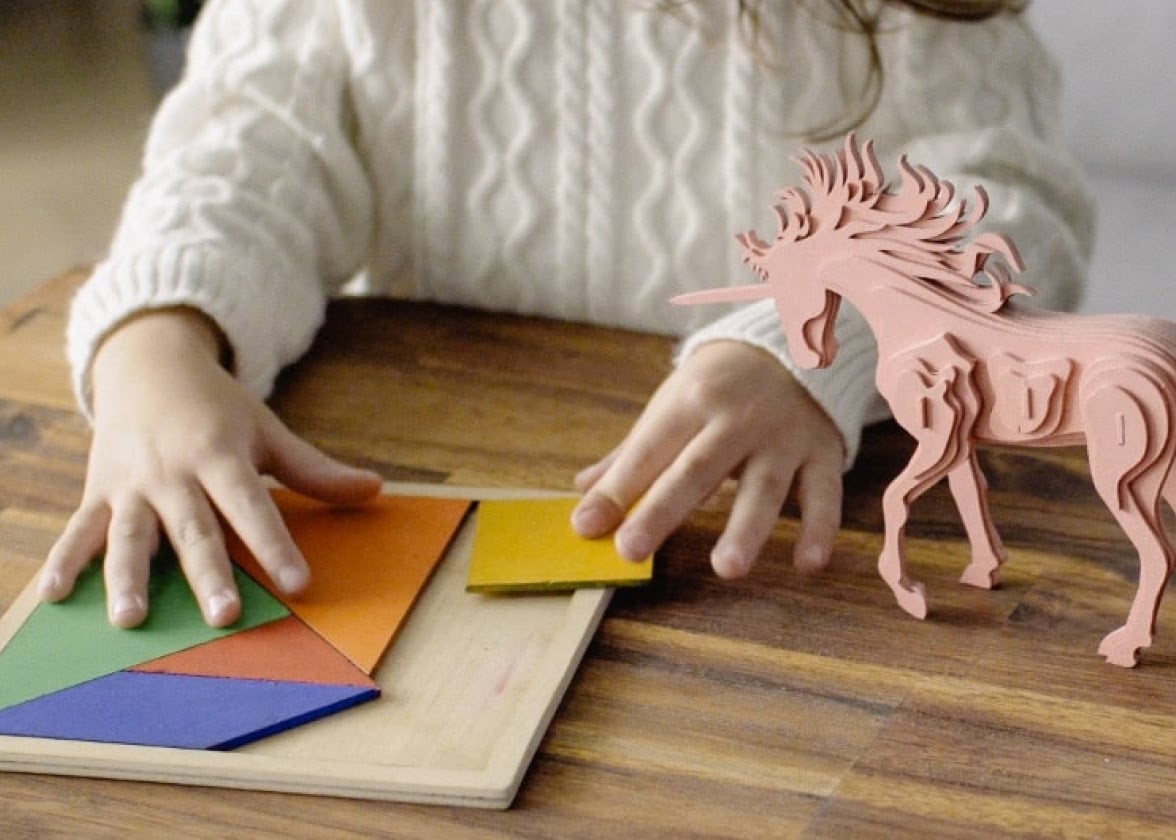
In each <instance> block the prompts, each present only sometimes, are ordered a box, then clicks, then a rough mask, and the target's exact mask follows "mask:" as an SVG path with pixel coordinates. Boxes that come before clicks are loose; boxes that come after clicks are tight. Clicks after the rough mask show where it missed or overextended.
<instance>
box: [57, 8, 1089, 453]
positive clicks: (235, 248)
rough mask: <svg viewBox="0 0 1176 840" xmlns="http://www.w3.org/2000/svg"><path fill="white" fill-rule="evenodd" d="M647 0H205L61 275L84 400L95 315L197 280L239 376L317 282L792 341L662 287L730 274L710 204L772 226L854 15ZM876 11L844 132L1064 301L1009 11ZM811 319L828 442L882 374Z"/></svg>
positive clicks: (264, 375) (1038, 58) (731, 216)
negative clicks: (750, 27) (1000, 234)
mask: <svg viewBox="0 0 1176 840" xmlns="http://www.w3.org/2000/svg"><path fill="white" fill-rule="evenodd" d="M654 5H655V4H653V3H643V2H638V0H415V2H414V0H334V2H328V0H220V2H212V3H211V4H209V5H208V6H207V7H206V9H205V11H204V12H203V13H202V17H201V19H200V23H199V25H198V26H197V29H196V32H195V33H194V35H193V41H192V46H191V51H190V59H189V64H188V70H187V74H186V76H185V78H184V79H183V81H182V82H181V84H180V85H179V87H178V88H177V89H176V90H175V91H174V92H173V93H172V94H171V95H170V96H169V97H168V98H167V99H166V101H165V102H164V103H163V105H162V107H161V108H160V110H159V113H158V115H157V117H156V120H155V123H154V126H153V128H152V131H151V135H150V140H149V143H148V148H147V152H146V156H145V161H144V171H143V174H142V177H141V178H140V180H139V181H138V183H137V184H136V185H135V187H134V189H133V191H132V192H131V195H130V197H129V199H128V202H127V205H126V207H125V209H124V213H123V217H122V221H121V224H120V226H119V229H118V232H117V234H116V236H115V239H114V242H113V244H112V248H111V252H110V255H109V257H108V258H107V259H106V260H105V261H104V262H103V263H102V264H101V265H100V266H99V267H98V268H97V269H96V271H95V272H94V274H93V276H92V278H91V279H90V280H89V282H88V283H87V284H86V285H85V286H84V287H83V289H82V290H81V291H80V293H79V294H78V296H77V298H76V300H75V301H74V305H73V309H72V314H71V320H70V324H69V332H68V350H69V356H70V360H71V364H72V366H73V371H74V375H75V385H76V387H77V389H78V395H79V398H80V400H81V402H82V405H83V407H86V405H87V401H86V388H85V382H86V372H87V370H88V366H89V363H90V359H91V356H92V354H93V352H94V349H95V347H96V346H97V343H98V342H99V341H100V340H101V339H102V337H103V336H104V335H105V334H106V333H108V332H109V331H110V330H111V329H112V328H113V327H114V326H116V325H117V324H118V323H119V322H120V321H121V320H122V319H124V318H126V317H127V316H128V315H129V314H131V313H133V312H136V311H138V310H142V309H144V308H148V307H160V306H170V305H175V304H186V305H190V306H195V307H198V308H200V309H202V310H203V311H205V312H206V313H207V314H209V315H210V316H211V317H212V318H213V319H214V320H215V321H216V322H217V323H218V324H219V325H220V326H221V328H222V329H223V330H224V332H225V335H226V336H227V338H228V340H229V342H230V343H231V345H232V348H233V351H234V358H235V364H236V371H237V374H238V375H239V376H240V378H241V379H242V381H243V382H244V383H245V384H246V385H247V386H248V387H249V388H251V389H253V390H254V391H255V392H256V393H258V394H259V395H263V396H264V395H266V394H267V393H268V392H269V390H270V388H271V387H272V383H273V381H274V378H275V376H276V374H277V372H278V371H279V369H280V368H281V367H282V366H283V365H286V364H288V363H290V362H292V361H293V360H295V359H296V358H298V356H299V355H300V354H302V353H303V352H304V351H305V350H306V349H307V347H308V345H309V344H310V342H311V341H312V339H313V337H314V334H315V332H316V330H317V329H318V327H319V325H320V323H321V320H322V318H323V313H324V304H325V300H326V298H327V297H328V296H330V295H332V294H338V293H341V292H343V291H344V290H350V291H359V292H363V293H371V294H391V295H400V296H409V297H415V298H421V299H428V300H437V301H444V302H451V303H458V304H466V305H473V306H478V307H485V308H489V309H494V310H503V311H513V312H523V313H538V314H542V315H549V316H554V317H558V318H564V319H571V320H583V321H592V322H597V323H602V324H610V325H620V326H624V327H631V328H635V329H640V330H647V331H657V332H664V333H672V334H675V335H680V336H684V337H686V338H687V341H686V344H685V351H686V352H688V351H689V349H690V348H691V347H693V346H695V345H697V344H698V343H699V342H702V341H708V340H712V339H716V338H737V339H742V340H745V341H749V342H752V343H755V344H757V345H760V346H762V347H764V348H766V349H768V350H769V351H770V352H772V353H773V354H775V355H776V356H778V357H779V358H780V359H781V360H782V361H783V362H784V363H785V364H788V365H789V366H790V367H791V364H790V363H789V361H788V358H787V351H786V349H785V347H784V340H783V336H782V334H781V332H780V327H779V324H778V321H777V319H776V317H775V314H774V312H773V311H772V309H771V305H770V302H766V301H765V302H764V304H762V305H753V306H749V307H744V308H742V309H735V310H723V309H720V308H718V307H675V306H672V305H670V304H669V303H668V302H667V301H668V299H669V297H670V296H671V295H672V294H675V293H677V292H680V291H685V290H689V289H696V288H704V287H710V286H715V285H720V284H742V283H747V282H751V280H752V276H751V275H750V273H749V272H748V271H747V269H746V267H744V266H742V265H741V264H740V259H739V254H738V249H737V246H736V245H735V243H734V241H733V238H732V237H733V234H735V233H737V232H740V231H745V230H748V229H749V228H752V227H755V228H756V229H758V230H760V231H763V232H769V231H771V230H773V229H774V227H773V226H774V222H773V221H772V217H771V211H770V207H771V204H772V199H773V195H774V193H775V192H776V190H777V189H778V188H780V187H782V186H785V185H789V184H793V183H796V182H797V180H798V170H797V168H796V166H795V164H794V163H793V162H792V160H791V158H792V156H793V155H795V154H796V152H797V151H798V149H799V147H800V146H801V145H803V143H804V138H803V132H804V130H805V129H807V128H811V127H813V126H815V125H820V124H824V123H827V122H828V121H830V120H835V119H837V118H839V117H841V116H844V114H845V113H846V112H847V110H849V109H852V108H853V107H854V106H855V103H856V102H857V101H858V94H857V92H858V90H859V89H860V86H861V83H862V80H863V79H864V78H865V72H866V67H867V61H866V55H867V54H866V50H865V44H864V43H863V42H862V40H861V39H860V38H859V37H857V36H852V35H847V34H846V33H845V32H844V31H843V30H842V29H839V28H837V27H835V26H832V25H830V18H829V16H830V14H831V12H825V11H823V7H820V6H819V5H818V4H815V3H807V4H801V3H799V2H786V0H769V2H767V3H765V4H764V7H763V9H764V11H763V13H762V15H761V27H762V30H761V32H760V40H759V42H758V43H759V46H760V50H759V51H758V52H757V51H755V50H751V49H748V48H747V46H746V44H745V43H744V42H743V41H742V40H741V39H740V36H739V24H738V21H737V15H736V12H735V6H736V4H735V2H734V0H698V1H697V2H694V3H687V4H682V5H681V8H680V9H679V10H678V11H676V12H673V13H670V12H666V11H658V10H654V9H653V8H652V7H653V6H654ZM809 7H816V10H815V11H814V10H813V9H812V8H809ZM882 28H883V30H884V32H883V34H881V35H880V36H879V41H878V42H879V46H880V47H881V52H882V59H883V62H884V67H885V74H886V75H885V88H884V92H883V95H882V99H881V102H880V103H879V105H878V107H877V109H876V111H875V112H874V114H873V116H872V117H871V118H870V119H869V120H868V122H867V123H866V124H865V125H864V126H862V127H861V128H860V129H859V134H860V135H861V136H864V137H870V138H873V139H874V140H875V141H876V143H877V146H878V149H879V157H880V160H881V161H882V164H883V166H884V167H885V168H886V169H887V170H888V171H893V164H894V160H895V157H896V155H897V153H898V152H899V151H905V152H906V153H907V154H908V155H909V156H910V157H911V159H912V160H914V161H916V162H919V163H922V164H925V165H927V166H929V167H931V168H932V169H933V170H934V171H935V172H937V173H938V174H939V175H940V176H941V177H945V178H948V179H951V180H953V181H954V182H955V183H956V185H957V186H958V187H960V188H966V187H968V186H969V185H971V184H972V183H976V182H981V183H983V184H984V185H985V187H986V188H987V190H988V193H989V195H990V197H991V203H992V210H991V211H990V213H989V221H988V224H989V226H991V227H995V228H999V229H1001V230H1004V231H1006V232H1008V233H1009V234H1011V235H1012V236H1013V238H1014V239H1015V240H1016V242H1017V243H1018V245H1019V247H1020V249H1021V251H1022V254H1023V256H1024V257H1025V259H1026V262H1027V263H1028V265H1029V271H1028V272H1027V275H1026V277H1025V279H1026V280H1027V281H1028V282H1029V283H1031V284H1033V285H1035V286H1036V287H1037V288H1038V290H1039V292H1040V293H1041V294H1040V295H1039V300H1041V301H1042V302H1044V303H1045V304H1046V305H1048V306H1051V307H1064V306H1068V305H1072V304H1074V303H1075V302H1076V299H1077V297H1078V296H1079V293H1080V289H1081V280H1082V277H1083V276H1084V270H1085V264H1086V260H1087V256H1088V254H1087V249H1088V245H1089V241H1090V237H1091V228H1092V213H1091V207H1090V201H1089V198H1088V196H1087V194H1086V192H1085V188H1084V186H1083V182H1082V179H1081V176H1080V174H1079V173H1078V172H1077V171H1076V170H1075V168H1074V167H1073V165H1072V164H1071V163H1070V162H1069V159H1068V158H1066V157H1065V155H1064V154H1063V153H1062V152H1061V151H1060V150H1059V148H1058V144H1057V137H1056V124H1057V104H1058V94H1059V90H1058V89H1059V84H1058V78H1057V75H1056V72H1055V69H1054V66H1053V65H1052V63H1051V62H1050V60H1049V59H1048V58H1047V56H1046V55H1045V54H1044V53H1043V50H1042V48H1041V46H1040V44H1039V43H1038V42H1037V41H1036V40H1035V39H1034V37H1033V36H1032V34H1031V33H1030V32H1029V31H1028V30H1027V24H1026V23H1025V22H1024V21H1023V20H1022V19H1020V18H1018V17H1013V16H1005V17H1000V18H997V19H993V20H989V21H985V22H982V23H946V22H943V21H940V20H934V19H931V18H928V17H923V16H918V15H912V14H911V13H909V12H907V11H905V9H902V8H897V7H896V8H892V9H889V10H888V11H887V14H886V16H885V18H884V25H883V27H882ZM348 284H350V285H348ZM843 309H848V307H843ZM724 312H729V313H730V314H728V315H727V316H726V317H721V316H723V315H724ZM716 318H719V320H718V321H714V319H716ZM708 321H712V323H709V324H708V323H707V322H708ZM839 329H840V331H841V332H840V340H841V348H842V349H841V352H840V355H839V357H838V359H837V361H836V362H835V364H834V366H833V367H832V368H831V369H829V370H826V371H820V372H807V371H798V372H797V373H798V375H799V376H801V378H802V380H803V381H804V382H805V384H806V386H807V387H808V388H809V389H810V391H811V392H812V393H813V394H814V395H815V396H816V398H817V399H818V401H819V402H820V403H821V404H822V405H823V406H824V407H825V408H826V410H827V411H828V412H829V413H830V415H831V416H832V417H833V419H834V420H835V422H836V423H837V424H838V426H839V427H840V428H841V430H842V433H843V434H844V436H845V439H846V444H847V449H848V451H849V453H850V458H851V459H852V456H853V453H854V452H855V451H856V448H857V444H858V439H859V436H860V431H861V428H862V425H863V424H864V423H865V422H868V421H869V420H871V419H874V418H876V417H877V416H878V413H879V402H880V401H879V400H878V399H877V396H876V394H875V392H874V388H873V367H874V359H875V356H874V350H873V342H872V340H871V338H870V336H869V334H868V332H867V331H866V330H865V328H864V325H863V324H862V323H861V322H860V320H856V319H855V318H854V317H853V314H852V313H850V314H849V315H848V316H846V317H844V318H843V319H842V323H841V325H840V327H839Z"/></svg>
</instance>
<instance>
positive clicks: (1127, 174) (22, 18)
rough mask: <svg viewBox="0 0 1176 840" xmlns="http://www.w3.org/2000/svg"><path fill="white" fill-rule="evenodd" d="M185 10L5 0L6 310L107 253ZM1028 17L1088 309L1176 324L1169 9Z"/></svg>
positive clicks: (1132, 7) (0, 27)
mask: <svg viewBox="0 0 1176 840" xmlns="http://www.w3.org/2000/svg"><path fill="white" fill-rule="evenodd" d="M389 2H394V0H389ZM195 5H196V3H195V0H0V305H2V304H3V303H5V302H7V301H8V300H10V299H11V298H12V297H13V296H14V295H16V294H19V292H20V291H21V290H22V289H24V288H27V287H28V286H29V285H30V284H32V283H36V282H38V281H40V280H43V279H45V278H47V277H50V276H53V275H55V274H57V273H60V272H61V271H63V270H65V269H67V268H70V267H72V266H75V265H79V264H84V263H90V262H93V261H94V260H96V259H98V258H99V257H100V256H101V255H102V252H103V250H104V249H105V247H106V242H107V240H108V238H109V236H110V233H111V231H112V229H113V226H114V223H115V220H116V218H117V214H118V209H119V206H120V204H121V202H122V198H123V195H124V194H125V192H126V189H127V187H128V185H129V184H130V182H131V180H132V179H133V177H134V176H135V173H136V170H137V166H138V159H139V153H140V148H141V146H142V142H143V138H144V135H145V132H146V128H147V123H148V119H149V118H150V115H151V112H152V111H153V109H154V108H155V105H156V103H157V101H158V96H159V93H160V91H161V89H163V88H164V87H166V85H167V83H168V81H169V78H170V76H171V74H173V73H174V72H175V69H176V65H177V63H178V56H179V52H180V50H181V48H182V31H183V30H182V28H178V27H180V25H181V24H182V23H183V21H184V19H185V18H186V17H188V16H190V15H191V13H192V12H193V9H194V6H195ZM1029 15H1030V19H1031V20H1032V21H1033V22H1034V24H1035V25H1036V26H1037V28H1038V31H1039V32H1040V34H1041V36H1042V38H1043V40H1044V41H1045V42H1046V43H1047V44H1048V45H1049V47H1050V48H1051V49H1052V50H1053V52H1054V53H1055V55H1056V56H1057V57H1058V58H1059V60H1060V62H1061V65H1062V69H1063V73H1064V75H1065V79H1066V84H1065V97H1064V99H1063V103H1062V107H1063V110H1064V116H1065V126H1066V143H1067V145H1068V146H1069V147H1070V148H1071V149H1072V150H1074V151H1075V152H1076V153H1077V154H1078V156H1079V158H1080V159H1081V160H1082V162H1083V163H1084V164H1085V165H1086V168H1087V170H1088V171H1089V172H1090V174H1091V177H1092V179H1093V181H1094V184H1095V187H1096V189H1097V190H1098V195H1099V207H1100V210H1099V219H1100V222H1099V237H1098V241H1097V243H1096V250H1095V260H1094V265H1093V269H1092V284H1091V289H1090V293H1089V295H1088V300H1087V303H1086V308H1087V309H1088V310H1089V311H1104V312H1105V311H1145V312H1152V313H1155V314H1160V315H1163V316H1165V317H1168V318H1170V319H1173V320H1176V290H1173V289H1171V288H1170V286H1171V285H1172V281H1171V280H1170V279H1169V276H1170V275H1171V274H1173V268H1174V267H1176V236H1174V235H1173V231H1172V227H1173V223H1174V222H1176V208H1174V207H1173V204H1174V201H1173V197H1174V196H1176V92H1174V91H1173V88H1172V82H1171V80H1172V79H1173V78H1176V50H1172V49H1170V43H1171V41H1172V40H1173V37H1174V36H1176V3H1173V2H1171V0H1131V2H1130V3H1108V2H1106V0H1032V2H1031V4H1030V7H1029Z"/></svg>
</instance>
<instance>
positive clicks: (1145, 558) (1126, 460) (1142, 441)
mask: <svg viewBox="0 0 1176 840" xmlns="http://www.w3.org/2000/svg"><path fill="white" fill-rule="evenodd" d="M1137 377H1138V378H1137ZM1128 379H1130V380H1132V381H1131V382H1130V385H1131V386H1133V387H1131V388H1130V390H1127V387H1126V386H1127V384H1128V382H1127V380H1128ZM1085 408H1086V416H1087V427H1088V431H1087V451H1088V455H1089V459H1090V471H1091V476H1092V478H1093V479H1094V484H1095V487H1096V488H1097V490H1098V493H1099V496H1101V497H1102V500H1103V502H1105V503H1106V505H1107V507H1108V508H1109V509H1110V511H1111V513H1112V514H1113V515H1114V517H1115V519H1116V520H1117V521H1118V522H1119V525H1120V526H1121V527H1122V528H1123V531H1124V533H1126V535H1127V536H1128V538H1129V539H1130V540H1131V543H1132V545H1134V546H1135V549H1136V551H1137V552H1138V553H1139V586H1138V588H1137V589H1136V592H1135V599H1134V600H1133V601H1132V603H1131V609H1130V611H1129V612H1128V615H1127V622H1126V623H1125V624H1124V625H1123V626H1122V627H1120V628H1119V629H1117V630H1115V631H1113V632H1111V633H1110V634H1108V635H1107V636H1106V637H1105V638H1104V639H1103V640H1102V643H1101V644H1100V645H1099V647H1098V650H1099V653H1101V654H1102V655H1103V656H1105V657H1106V659H1107V661H1108V662H1110V663H1111V664H1113V665H1121V666H1123V667H1127V668H1130V667H1132V666H1134V665H1135V664H1136V663H1137V662H1138V658H1139V650H1140V649H1141V648H1145V647H1147V646H1149V645H1150V644H1151V642H1152V637H1153V635H1154V634H1155V620H1156V612H1157V611H1158V609H1159V605H1160V598H1161V597H1162V596H1163V594H1164V587H1165V586H1166V585H1167V582H1168V579H1169V578H1170V577H1171V575H1172V569H1173V563H1174V555H1173V550H1172V546H1171V544H1170V543H1169V541H1168V538H1167V535H1166V534H1165V533H1164V530H1163V524H1162V522H1161V519H1160V511H1159V505H1160V496H1161V492H1164V493H1165V495H1166V496H1167V498H1168V499H1171V498H1172V493H1171V488H1170V487H1169V486H1168V485H1169V483H1170V481H1171V479H1170V477H1169V471H1170V470H1171V468H1172V461H1173V452H1172V443H1171V441H1170V438H1169V435H1168V427H1169V423H1168V419H1169V411H1168V406H1167V403H1166V400H1165V399H1164V398H1163V395H1162V393H1161V392H1160V391H1159V389H1158V388H1157V386H1155V384H1154V383H1153V382H1152V381H1151V380H1150V378H1149V377H1146V376H1141V375H1138V374H1137V375H1136V376H1129V375H1127V376H1124V377H1123V380H1121V381H1120V382H1119V383H1116V384H1112V385H1107V386H1104V387H1101V388H1097V389H1093V393H1091V394H1090V396H1089V397H1088V399H1087V400H1086V406H1085Z"/></svg>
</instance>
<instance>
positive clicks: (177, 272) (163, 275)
mask: <svg viewBox="0 0 1176 840" xmlns="http://www.w3.org/2000/svg"><path fill="white" fill-rule="evenodd" d="M274 274H275V271H274V267H273V266H272V265H269V266H264V267H263V266H260V265H256V264H255V263H254V261H253V260H251V259H250V258H249V257H248V256H247V255H243V256H239V257H238V256H234V257H233V258H232V259H231V260H230V259H229V258H227V256H226V255H225V254H224V253H223V252H221V251H219V250H216V249H207V248H202V247H199V246H176V247H169V248H164V249H161V250H159V251H154V252H149V253H139V254H134V255H130V256H124V257H120V258H119V259H118V260H108V261H106V262H104V263H101V264H100V265H99V266H98V267H97V268H96V269H95V270H94V273H93V274H92V275H91V276H90V278H89V280H87V281H86V283H85V284H84V285H83V286H82V287H81V288H80V289H79V290H78V292H77V294H76V295H75V296H74V299H73V301H72V302H71V305H70V317H69V324H68V327H67V329H66V353H67V356H68V361H69V365H70V371H71V378H72V384H73V389H74V395H75V397H76V398H77V401H78V405H79V407H80V409H81V411H82V413H83V414H85V416H86V417H87V419H91V420H92V419H93V415H92V401H91V392H90V367H91V365H92V363H93V361H94V354H95V352H96V351H97V349H98V347H99V345H100V344H101V343H102V341H103V339H104V338H105V337H106V336H107V335H109V334H110V333H111V332H112V331H114V329H115V328H117V327H118V326H119V325H120V324H121V323H122V322H123V321H125V320H126V319H128V318H129V317H131V316H133V315H136V314H139V313H142V312H145V311H148V310H151V309H164V308H170V307H176V306H187V307H191V308H193V309H197V310H199V311H200V312H202V313H204V314H205V315H207V316H208V317H209V318H211V319H212V320H213V321H214V322H215V323H216V325H217V326H218V327H219V328H220V330H221V331H222V332H223V333H224V336H225V338H226V340H227V341H228V343H229V346H230V349H231V350H232V358H233V372H234V375H235V376H236V377H237V378H238V379H239V380H240V382H241V383H242V385H244V386H245V387H246V388H247V389H248V390H249V391H251V392H252V393H254V394H256V395H257V396H258V397H259V398H262V399H264V398H265V397H267V396H268V395H269V393H270V391H271V389H272V388H273V383H274V380H275V379H276V377H277V374H278V372H279V371H280V370H281V368H282V366H283V365H285V364H288V363H289V362H290V361H292V360H293V359H295V358H297V357H298V356H300V355H301V354H302V353H304V352H306V350H307V349H308V348H309V346H310V342H311V341H312V340H313V338H314V334H315V332H316V331H317V329H318V327H319V326H320V325H321V323H322V320H323V314H324V307H325V302H324V299H323V295H322V292H321V291H319V290H318V288H317V285H316V284H295V283H288V282H286V283H281V284H279V283H278V282H276V281H275V278H274Z"/></svg>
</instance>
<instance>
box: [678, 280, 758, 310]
mask: <svg viewBox="0 0 1176 840" xmlns="http://www.w3.org/2000/svg"><path fill="white" fill-rule="evenodd" d="M772 294H773V292H772V287H771V286H770V285H769V284H767V283H752V284H751V285H750V286H724V287H723V288H720V289H703V290H701V291H698V292H686V293H685V294H681V295H675V296H674V297H672V298H670V303H676V304H680V305H689V304H694V303H721V302H723V301H729V300H760V299H761V298H766V297H772Z"/></svg>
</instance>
